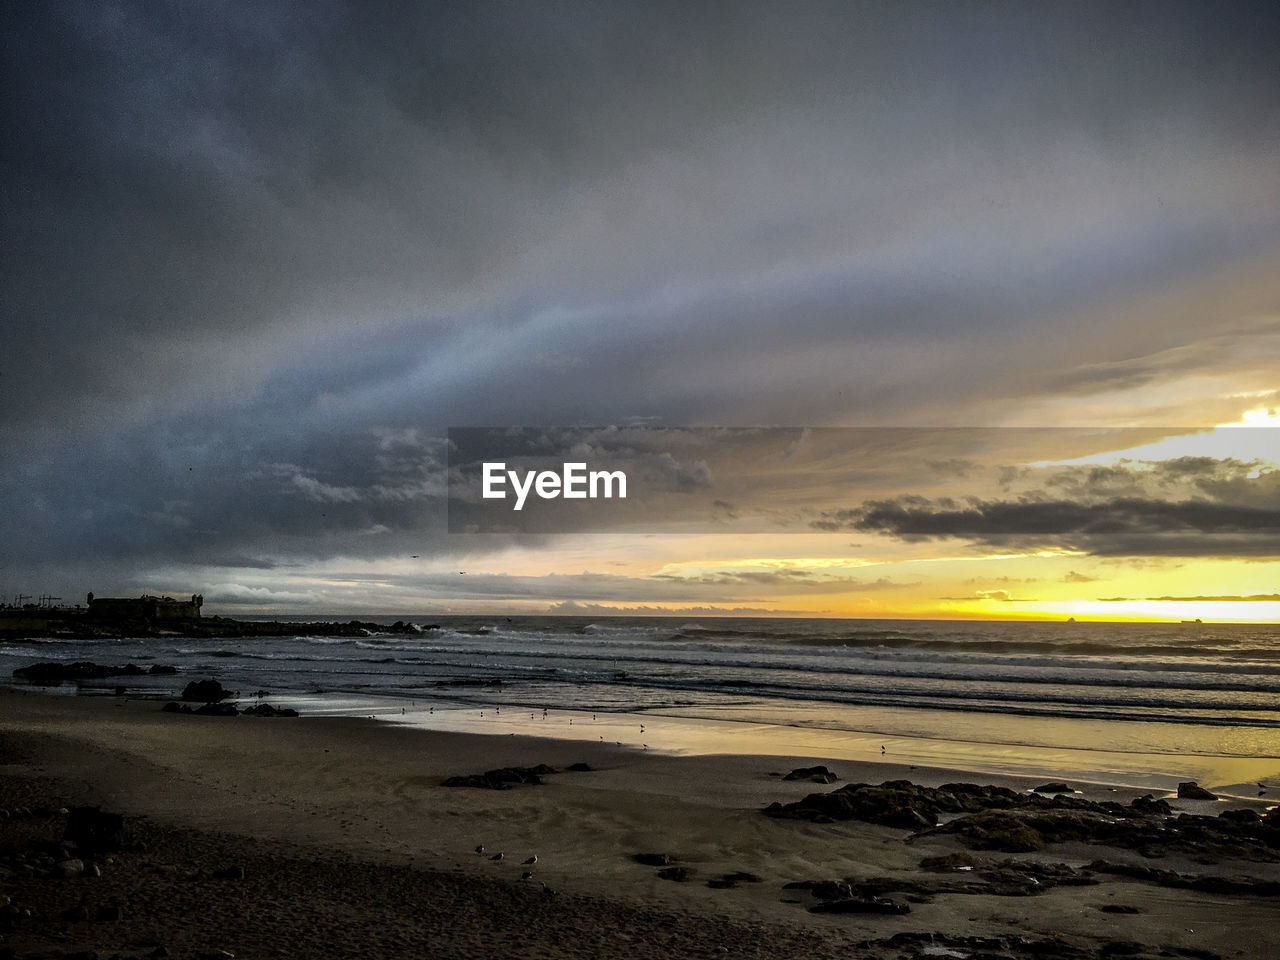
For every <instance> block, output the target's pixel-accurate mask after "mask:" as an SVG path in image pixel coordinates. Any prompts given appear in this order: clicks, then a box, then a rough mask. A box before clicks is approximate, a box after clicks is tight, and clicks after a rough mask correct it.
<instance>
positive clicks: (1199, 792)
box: [1178, 780, 1218, 800]
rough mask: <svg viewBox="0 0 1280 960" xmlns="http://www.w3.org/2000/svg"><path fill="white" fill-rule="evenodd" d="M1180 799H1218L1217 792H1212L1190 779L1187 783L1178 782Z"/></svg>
mask: <svg viewBox="0 0 1280 960" xmlns="http://www.w3.org/2000/svg"><path fill="white" fill-rule="evenodd" d="M1178 799H1179V800H1217V799H1218V795H1217V794H1216V793H1210V792H1209V791H1208V790H1206V789H1205V788H1204V787H1202V786H1200V785H1199V784H1198V783H1196V782H1195V781H1194V780H1188V781H1187V782H1186V783H1180V784H1178Z"/></svg>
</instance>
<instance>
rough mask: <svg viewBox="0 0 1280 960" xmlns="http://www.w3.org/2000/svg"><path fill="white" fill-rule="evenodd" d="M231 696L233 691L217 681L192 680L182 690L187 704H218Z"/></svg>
mask: <svg viewBox="0 0 1280 960" xmlns="http://www.w3.org/2000/svg"><path fill="white" fill-rule="evenodd" d="M229 696H231V691H230V690H228V689H226V688H225V687H223V685H222V684H220V683H219V682H218V681H217V680H213V679H209V680H192V681H191V682H190V683H188V684H187V685H186V686H185V687H183V688H182V699H183V700H185V701H186V702H187V703H217V702H218V701H219V700H225V699H227V697H229Z"/></svg>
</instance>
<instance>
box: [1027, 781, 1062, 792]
mask: <svg viewBox="0 0 1280 960" xmlns="http://www.w3.org/2000/svg"><path fill="white" fill-rule="evenodd" d="M1033 789H1034V790H1035V792H1036V793H1070V792H1071V788H1070V787H1069V786H1067V785H1066V784H1065V783H1063V782H1061V781H1060V780H1054V781H1052V782H1051V783H1042V784H1040V786H1038V787H1034V788H1033Z"/></svg>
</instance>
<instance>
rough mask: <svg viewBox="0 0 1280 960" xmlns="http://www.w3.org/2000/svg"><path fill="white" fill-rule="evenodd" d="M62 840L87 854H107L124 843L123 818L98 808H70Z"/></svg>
mask: <svg viewBox="0 0 1280 960" xmlns="http://www.w3.org/2000/svg"><path fill="white" fill-rule="evenodd" d="M62 836H63V839H65V840H70V841H71V842H72V843H74V844H75V845H76V847H77V848H78V849H80V850H83V851H85V852H87V853H108V852H110V851H113V850H118V849H119V848H120V846H121V845H122V844H123V843H124V817H122V816H120V814H118V813H107V812H105V811H103V810H101V809H99V808H98V807H72V808H71V809H70V811H68V813H67V826H66V829H65V830H64V831H63V835H62Z"/></svg>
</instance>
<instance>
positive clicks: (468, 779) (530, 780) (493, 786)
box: [443, 763, 559, 790]
mask: <svg viewBox="0 0 1280 960" xmlns="http://www.w3.org/2000/svg"><path fill="white" fill-rule="evenodd" d="M558 772H559V771H557V770H556V769H555V768H554V767H549V766H547V765H546V764H545V763H540V764H538V765H537V766H536V767H502V768H501V769H499V770H486V771H485V772H484V773H473V774H467V775H464V776H457V777H450V778H449V779H447V780H445V781H444V783H443V786H446V787H480V788H483V789H486V790H510V789H511V788H512V787H513V786H515V785H516V784H521V783H527V784H540V783H542V777H544V776H547V775H548V774H552V773H558Z"/></svg>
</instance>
